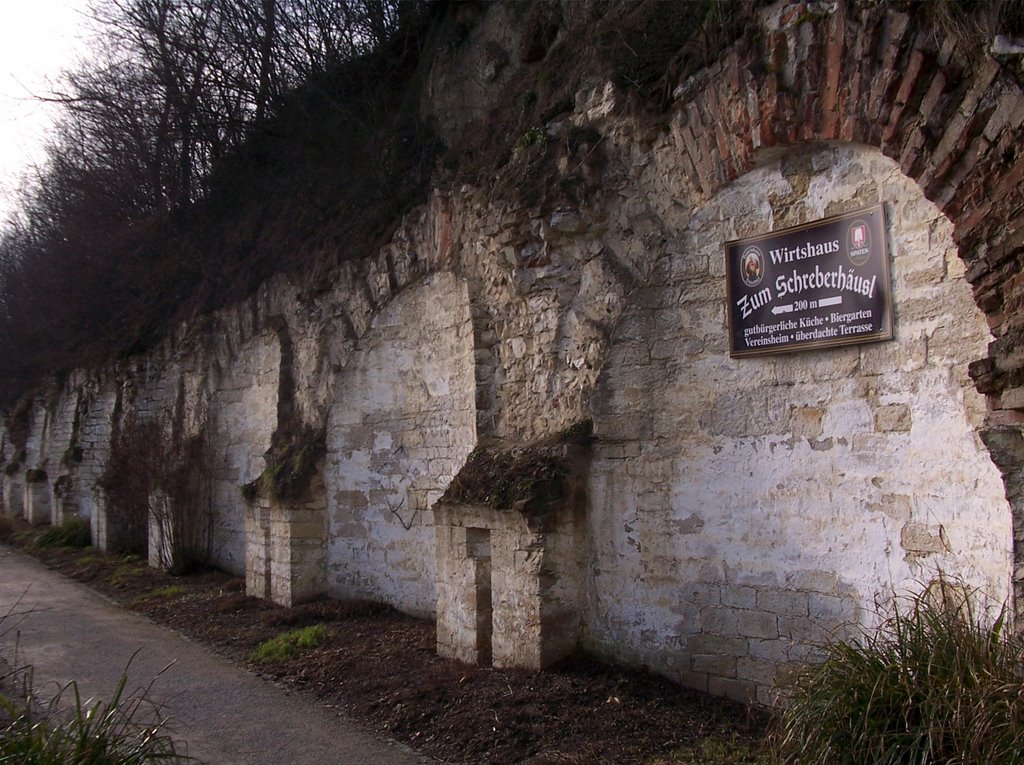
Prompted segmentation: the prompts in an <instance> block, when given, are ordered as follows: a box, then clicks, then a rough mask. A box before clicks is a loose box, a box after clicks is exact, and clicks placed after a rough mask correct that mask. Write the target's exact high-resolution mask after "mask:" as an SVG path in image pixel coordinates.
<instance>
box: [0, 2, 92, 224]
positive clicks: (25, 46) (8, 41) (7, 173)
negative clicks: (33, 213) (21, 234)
mask: <svg viewBox="0 0 1024 765" xmlns="http://www.w3.org/2000/svg"><path fill="white" fill-rule="evenodd" d="M86 7H87V0H0V225H2V223H3V221H4V220H6V218H7V216H8V214H9V213H10V212H11V211H12V209H13V199H12V198H11V194H12V192H13V191H15V190H16V189H17V187H18V185H19V182H20V178H21V177H22V175H23V174H24V173H25V171H26V170H27V169H28V168H29V167H30V166H31V165H33V164H35V163H38V162H39V161H41V160H42V153H41V151H40V143H41V141H42V139H43V137H44V136H45V134H46V129H47V126H48V125H50V124H51V121H52V119H53V107H52V106H47V105H44V104H41V103H38V102H37V101H34V100H33V98H32V96H33V94H36V95H39V94H42V95H45V94H46V93H47V92H49V90H50V87H49V85H48V83H49V82H53V81H55V80H56V79H57V78H58V77H59V75H60V71H61V69H62V68H66V67H68V66H69V65H70V64H71V63H72V62H73V61H74V60H75V59H76V58H77V57H79V56H80V55H81V52H82V46H81V44H80V43H79V41H78V37H77V35H78V28H79V27H80V26H81V25H82V21H83V13H84V11H85V9H86Z"/></svg>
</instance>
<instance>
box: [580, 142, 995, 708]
mask: <svg viewBox="0 0 1024 765" xmlns="http://www.w3.org/2000/svg"><path fill="white" fill-rule="evenodd" d="M878 201H882V202H885V203H886V207H887V210H888V213H889V219H890V229H891V243H890V244H891V252H892V255H891V258H892V278H893V282H894V283H893V303H894V311H895V331H896V339H895V340H894V341H892V342H886V343H878V344H870V345H863V346H855V347H848V348H841V349H833V350H823V351H814V352H803V353H796V354H788V355H779V356H766V357H759V358H748V359H742V360H733V359H730V358H729V355H728V339H727V329H726V319H725V313H724V299H725V274H724V257H723V254H722V243H723V242H725V241H726V240H729V239H734V238H737V237H743V236H749V235H754V234H758V233H762V232H766V231H770V230H772V229H776V228H782V227H785V226H788V225H793V224H796V223H801V222H805V221H812V220H815V219H818V218H821V217H824V216H827V215H830V214H834V213H839V212H843V211H847V210H851V209H858V208H860V207H864V206H867V205H869V204H873V203H875V202H878ZM655 269H656V270H655V274H654V277H653V278H652V280H651V282H650V286H647V287H645V288H644V289H643V290H642V291H641V292H640V293H639V294H638V295H637V299H636V300H635V301H634V302H633V304H632V305H631V306H630V308H629V309H628V310H627V312H626V313H625V315H624V317H623V320H622V322H621V323H620V325H619V327H618V328H617V330H616V333H615V336H614V340H613V346H612V350H611V353H610V356H609V359H608V362H607V364H606V367H605V371H604V374H603V377H602V380H601V382H600V384H599V388H598V391H597V393H596V395H595V403H594V411H595V433H596V436H597V439H598V442H597V445H596V447H595V458H594V461H593V464H592V479H591V485H590V491H591V508H590V516H589V524H590V533H591V537H592V551H591V552H592V559H591V566H590V571H589V602H588V604H587V634H588V640H589V642H590V643H591V644H592V646H593V647H595V648H597V649H599V650H601V651H603V652H606V653H608V654H610V655H612V656H615V657H616V658H619V659H623V660H627V661H633V662H639V663H643V664H646V665H648V666H651V667H654V668H656V669H658V670H660V671H664V672H667V673H668V674H670V675H673V676H675V677H677V678H678V679H680V680H681V681H683V682H684V683H686V684H688V685H693V686H696V687H700V688H704V689H707V690H710V691H711V692H713V693H718V694H724V695H730V696H733V697H736V698H739V699H743V700H747V699H749V698H756V699H757V700H758V701H760V702H762V703H770V702H771V701H772V698H771V695H772V693H773V692H774V691H773V689H772V684H773V682H774V680H775V679H776V672H777V670H778V668H779V666H780V665H785V664H786V663H787V662H790V661H798V660H802V659H805V658H807V657H808V656H809V655H810V654H811V653H812V649H811V645H812V644H813V642H814V641H816V640H820V639H822V638H824V637H825V636H826V635H827V634H828V633H829V632H830V631H832V630H835V629H837V628H838V627H839V625H840V624H842V623H843V622H846V621H849V620H857V621H865V622H866V621H870V620H871V618H872V617H871V615H870V613H868V609H871V608H872V604H873V603H874V601H875V599H876V598H881V599H882V600H885V599H887V597H888V596H889V595H890V594H891V593H892V592H893V591H901V590H905V589H906V588H913V587H915V586H920V585H919V584H918V583H919V582H923V581H928V580H930V579H931V578H932V577H934V576H936V574H937V573H938V572H939V571H943V572H945V573H947V574H953V575H957V576H962V577H964V579H966V580H967V581H968V582H969V583H970V584H972V585H975V586H979V587H981V588H983V589H984V590H985V591H986V592H988V593H991V594H993V595H995V597H997V598H1004V597H1006V596H1008V594H1009V583H1010V572H1011V561H1010V544H1011V539H1012V534H1011V529H1010V512H1009V509H1008V506H1007V502H1006V500H1005V498H1004V493H1003V484H1002V481H1001V479H1000V476H999V474H998V473H997V471H996V469H995V467H994V466H993V464H992V462H991V460H990V459H989V457H988V454H987V452H986V450H985V449H984V447H983V446H982V445H981V443H980V441H979V439H978V437H977V436H976V434H975V429H976V427H977V426H978V425H980V424H981V421H982V417H983V413H984V411H983V410H984V401H983V399H982V397H981V396H980V395H978V394H977V393H976V392H975V391H974V389H973V386H972V385H971V384H970V381H969V380H968V378H967V374H966V365H967V363H968V362H969V361H971V360H973V359H976V358H979V357H981V356H983V355H984V353H985V344H986V342H987V341H988V339H989V336H988V331H987V326H986V323H985V321H984V319H983V317H982V316H981V315H980V314H979V312H978V311H977V309H976V308H975V306H974V303H973V300H972V297H971V292H970V289H969V287H968V285H967V284H966V282H965V281H964V280H963V270H962V265H961V261H960V260H959V259H958V257H957V254H956V251H955V249H954V246H953V243H952V241H951V225H950V224H949V222H948V221H947V220H945V219H944V218H943V217H942V216H941V215H940V214H939V213H938V211H937V210H936V208H935V207H934V206H933V205H932V204H931V203H930V202H928V201H927V200H925V199H924V198H923V197H922V194H921V192H920V190H919V188H918V187H917V186H916V185H915V184H913V183H912V182H911V181H909V180H908V179H906V178H905V177H904V176H902V175H901V173H900V171H899V169H898V167H897V165H896V164H895V163H893V162H891V161H890V160H888V159H886V158H884V157H883V156H881V155H880V154H879V153H878V152H876V151H874V150H869V149H865V148H859V147H854V146H836V147H833V146H828V147H818V148H816V149H810V148H805V149H803V150H802V151H795V152H793V153H791V154H789V155H787V156H786V157H785V158H783V159H781V160H776V161H774V162H771V163H770V164H768V165H766V166H764V167H762V168H760V169H758V170H756V171H754V172H751V173H749V174H747V175H746V176H744V177H742V178H741V179H739V180H738V181H736V182H735V183H733V184H732V185H731V186H729V187H727V188H726V189H725V190H723V191H722V192H721V193H719V194H718V195H717V196H716V197H715V198H714V199H712V200H711V201H710V203H709V204H707V205H706V206H704V207H702V208H701V209H699V210H697V211H696V212H695V213H694V215H693V217H692V219H691V220H690V222H689V225H688V226H687V227H686V228H685V230H683V231H680V232H679V237H678V238H677V239H676V240H674V242H673V244H672V246H670V247H669V248H667V250H666V251H665V252H664V253H662V254H661V256H660V258H659V259H658V262H657V264H656V267H655Z"/></svg>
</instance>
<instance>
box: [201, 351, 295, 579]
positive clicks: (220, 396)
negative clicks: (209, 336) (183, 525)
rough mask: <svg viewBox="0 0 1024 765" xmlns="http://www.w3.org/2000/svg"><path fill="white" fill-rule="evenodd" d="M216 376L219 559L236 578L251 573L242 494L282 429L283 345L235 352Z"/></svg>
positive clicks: (213, 452)
mask: <svg viewBox="0 0 1024 765" xmlns="http://www.w3.org/2000/svg"><path fill="white" fill-rule="evenodd" d="M226 362H227V363H226V364H225V366H224V369H223V370H222V371H221V372H220V374H219V375H216V376H215V379H214V383H213V385H214V389H213V391H212V393H211V395H210V403H209V421H208V428H209V433H208V439H209V449H208V454H209V457H210V460H211V464H210V469H211V474H210V480H211V504H212V510H213V517H212V527H211V532H212V538H211V548H212V553H213V559H214V560H215V561H216V562H217V564H218V565H220V566H222V567H223V568H225V569H226V570H228V571H231V572H232V573H235V574H244V573H245V572H246V523H245V519H246V513H247V512H250V510H249V507H248V504H247V503H246V501H245V498H244V497H243V495H242V491H241V488H242V486H244V485H245V484H248V483H250V482H251V481H254V480H255V479H257V478H258V477H259V476H260V473H262V472H263V468H264V455H265V454H266V452H267V450H268V449H269V448H270V443H271V438H272V436H273V433H274V428H275V427H276V426H277V419H278V418H277V407H278V394H279V381H280V370H281V343H280V342H279V340H278V336H277V335H276V334H275V333H272V332H267V333H264V334H261V335H258V336H256V337H253V338H252V339H250V340H249V341H248V342H246V343H244V344H243V345H242V346H241V347H239V348H237V349H235V350H234V351H233V352H232V353H230V354H229V358H228V359H226Z"/></svg>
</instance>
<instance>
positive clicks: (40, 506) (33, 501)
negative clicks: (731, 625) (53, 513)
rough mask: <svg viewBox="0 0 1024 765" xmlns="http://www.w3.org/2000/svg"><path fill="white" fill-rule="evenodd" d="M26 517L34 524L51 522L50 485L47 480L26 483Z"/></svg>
mask: <svg viewBox="0 0 1024 765" xmlns="http://www.w3.org/2000/svg"><path fill="white" fill-rule="evenodd" d="M25 518H26V520H27V521H28V522H29V523H31V524H32V525H38V524H42V523H50V485H49V483H48V482H47V481H45V480H44V481H33V482H30V483H26V484H25Z"/></svg>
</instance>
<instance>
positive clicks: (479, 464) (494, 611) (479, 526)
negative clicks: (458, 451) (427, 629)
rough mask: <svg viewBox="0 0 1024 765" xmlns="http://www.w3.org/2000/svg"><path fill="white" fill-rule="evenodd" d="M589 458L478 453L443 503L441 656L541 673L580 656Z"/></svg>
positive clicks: (438, 524) (563, 451)
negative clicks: (575, 654) (585, 481)
mask: <svg viewBox="0 0 1024 765" xmlns="http://www.w3.org/2000/svg"><path fill="white" fill-rule="evenodd" d="M586 453H587V450H585V449H583V448H581V447H579V446H576V445H565V444H560V445H557V446H554V447H552V446H546V447H544V448H543V450H541V451H540V452H538V451H537V450H519V451H517V452H516V453H514V454H513V453H508V452H506V453H503V454H501V455H497V456H496V455H494V454H490V455H488V454H480V453H474V455H471V457H470V460H469V461H468V462H467V464H466V467H464V468H463V470H462V471H460V474H459V477H457V478H456V480H455V481H454V482H453V484H452V488H451V489H450V490H449V491H448V492H446V494H445V496H444V497H442V498H441V500H440V501H439V502H438V504H437V505H435V507H434V520H435V530H436V534H437V569H436V570H437V581H436V584H437V650H438V653H439V654H440V655H441V656H444V657H447V658H451V659H456V660H458V661H463V662H466V663H468V664H478V665H493V666H495V667H521V668H526V669H543V668H544V667H547V666H550V665H551V664H553V663H555V662H557V661H558V660H560V659H562V658H564V657H565V656H567V655H569V654H571V653H572V652H573V651H575V650H576V648H577V645H578V643H579V638H580V625H581V619H580V613H581V607H580V595H581V584H582V582H581V579H582V569H583V550H582V548H583V535H582V529H583V513H584V510H585V497H584V495H583V491H582V485H583V481H582V476H583V474H584V473H583V470H584V466H585V457H586ZM485 499H486V500H488V501H484V500H485ZM460 500H465V501H460Z"/></svg>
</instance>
